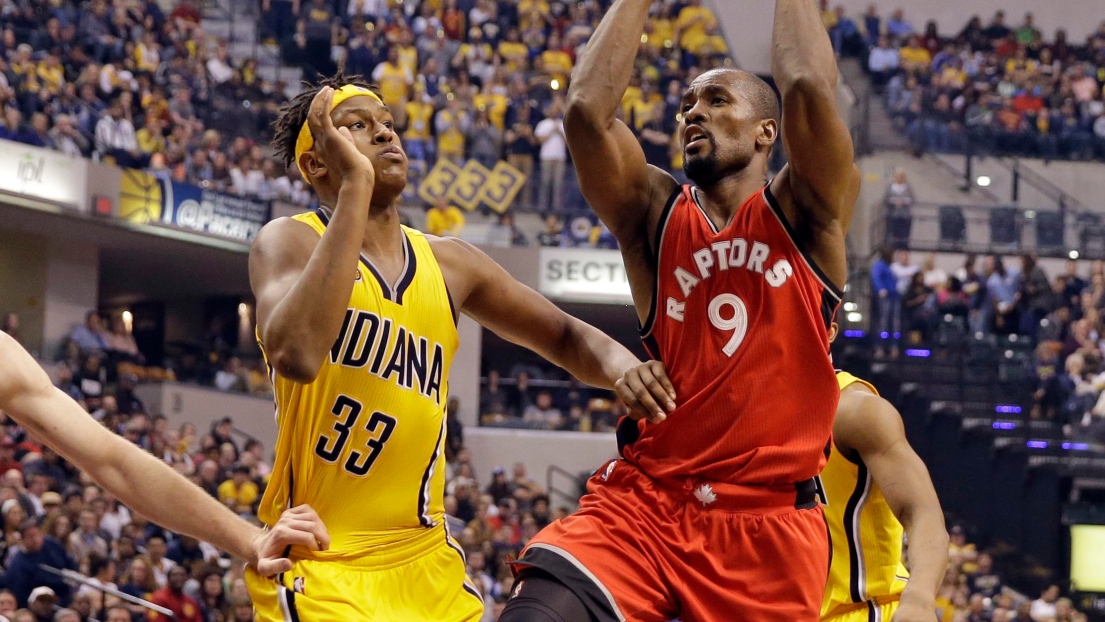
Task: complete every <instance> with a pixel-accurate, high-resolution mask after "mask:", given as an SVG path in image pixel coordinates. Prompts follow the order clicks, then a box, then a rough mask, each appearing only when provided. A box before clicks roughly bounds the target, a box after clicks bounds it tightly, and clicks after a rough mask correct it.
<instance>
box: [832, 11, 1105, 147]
mask: <svg viewBox="0 0 1105 622" xmlns="http://www.w3.org/2000/svg"><path fill="white" fill-rule="evenodd" d="M822 9H823V11H822V12H823V15H824V21H825V24H826V27H827V28H828V29H829V31H830V33H831V35H832V39H833V42H834V46H835V48H836V50H837V52H838V53H839V54H843V55H854V56H857V57H860V58H861V59H862V60H863V62H864V63H865V65H866V69H867V71H868V73H869V75H870V78H871V81H872V83H873V85H874V86H875V87H876V88H877V89H879V90H881V91H884V92H885V95H886V106H887V109H888V110H889V112H890V114H891V115H892V117H893V118H894V120H895V123H896V124H897V125H898V127H899V128H900V129H901V130H902V131H903V132H904V133H905V134H906V136H907V137H908V138H909V140H910V142H911V143H912V145H913V147H914V149H915V151H916V152H918V153H921V152H923V151H934V152H949V151H959V152H962V151H965V150H967V149H968V148H969V149H970V150H971V151H972V152H975V153H1003V154H1014V155H1027V156H1036V157H1041V158H1044V159H1056V158H1066V159H1091V158H1102V157H1105V99H1103V97H1102V87H1103V86H1105V22H1103V23H1102V25H1101V27H1099V28H1098V29H1097V30H1096V31H1094V32H1093V33H1092V34H1091V35H1090V36H1089V37H1087V38H1086V40H1085V41H1071V40H1069V39H1068V36H1067V32H1066V31H1065V30H1063V29H1059V30H1057V31H1056V32H1055V33H1054V35H1051V36H1045V34H1044V33H1042V32H1041V31H1040V29H1039V28H1038V27H1037V26H1036V24H1035V20H1034V16H1033V14H1032V13H1026V14H1025V15H1024V16H1023V17H1021V18H1020V19H1019V20H1018V21H1015V22H1014V20H1013V19H1012V18H1007V16H1006V15H1005V13H1004V11H997V12H996V13H995V14H994V15H993V16H991V17H989V18H988V20H986V21H984V19H983V18H982V17H980V16H975V17H972V18H971V20H970V21H969V22H968V23H967V24H965V25H963V26H962V28H961V29H959V30H958V31H949V30H945V29H946V28H948V26H949V25H948V24H939V25H938V24H936V23H935V22H934V21H928V22H927V23H925V25H924V27H923V28H918V27H917V26H915V24H914V23H913V22H912V21H910V18H909V17H908V16H906V14H905V12H904V11H903V10H902V9H899V10H897V11H895V12H894V13H893V14H892V15H890V16H889V17H887V16H883V15H880V14H879V13H878V11H877V9H876V8H875V7H874V5H872V6H871V7H870V8H869V9H868V10H867V12H866V13H864V14H863V15H855V16H850V15H847V14H846V12H845V11H844V9H843V7H838V8H837V9H836V10H829V8H828V6H827V2H826V1H825V0H822ZM1086 17H1087V19H1093V18H1092V17H1091V16H1086Z"/></svg>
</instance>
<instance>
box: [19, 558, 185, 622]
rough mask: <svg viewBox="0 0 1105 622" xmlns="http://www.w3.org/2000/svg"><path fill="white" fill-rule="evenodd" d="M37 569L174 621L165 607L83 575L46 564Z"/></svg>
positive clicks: (171, 613)
mask: <svg viewBox="0 0 1105 622" xmlns="http://www.w3.org/2000/svg"><path fill="white" fill-rule="evenodd" d="M38 567H39V568H41V569H42V570H45V571H46V572H49V573H50V574H54V575H57V576H59V577H61V578H63V579H65V580H66V581H71V582H73V583H78V584H80V585H83V586H86V587H90V588H92V589H95V590H99V591H101V592H103V593H104V594H110V595H111V596H114V597H116V598H118V599H119V600H124V601H126V602H128V603H131V604H134V605H138V606H139V607H142V608H144V609H149V610H150V611H156V612H158V613H160V614H161V615H163V616H165V617H167V618H169V619H170V620H175V619H176V614H174V613H173V612H172V610H171V609H166V608H165V607H162V606H161V605H155V604H153V603H151V602H150V601H148V600H145V599H142V598H138V597H137V596H131V595H130V594H127V593H126V592H120V591H119V590H117V589H114V588H110V587H108V586H106V585H103V584H102V583H100V582H98V581H92V580H91V579H89V578H88V577H86V576H84V575H83V574H81V573H79V572H76V571H73V570H67V569H63V568H54V567H53V566H48V565H46V564H39V565H38Z"/></svg>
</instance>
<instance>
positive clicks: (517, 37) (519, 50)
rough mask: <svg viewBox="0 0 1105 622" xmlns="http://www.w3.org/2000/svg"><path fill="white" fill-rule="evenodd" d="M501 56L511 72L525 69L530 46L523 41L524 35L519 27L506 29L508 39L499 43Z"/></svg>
mask: <svg viewBox="0 0 1105 622" xmlns="http://www.w3.org/2000/svg"><path fill="white" fill-rule="evenodd" d="M499 56H501V57H502V58H503V62H505V63H506V68H507V70H508V71H510V72H512V73H513V72H515V71H525V70H526V65H527V61H528V60H529V48H527V47H526V45H525V44H524V43H522V36H521V34H519V32H518V29H517V28H511V29H510V30H508V31H506V39H505V40H504V41H501V42H500V43H499Z"/></svg>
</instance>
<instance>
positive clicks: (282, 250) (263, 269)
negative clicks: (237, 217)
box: [249, 219, 313, 335]
mask: <svg viewBox="0 0 1105 622" xmlns="http://www.w3.org/2000/svg"><path fill="white" fill-rule="evenodd" d="M301 227H303V225H301V224H299V223H295V221H292V220H290V219H281V220H278V221H273V222H271V223H269V224H267V225H265V226H264V227H263V228H262V229H261V232H260V233H259V234H258V235H257V239H256V240H254V242H253V246H252V247H251V248H250V252H249V281H250V286H251V287H252V289H253V295H254V297H255V298H256V299H257V327H258V330H259V331H260V332H261V334H262V335H263V334H264V332H265V328H266V326H267V325H268V320H269V318H270V316H271V315H272V312H273V309H275V308H276V306H277V305H279V304H280V301H281V300H283V299H284V297H285V296H287V295H288V292H289V291H291V289H292V287H294V286H295V284H296V281H298V280H299V277H300V276H301V275H302V274H303V270H304V269H305V268H306V267H307V262H308V261H309V260H310V258H311V252H312V250H313V249H312V248H311V247H310V245H309V242H311V241H312V240H310V239H309V238H308V237H307V236H305V235H304V232H303V231H300V230H299V229H300V228H301Z"/></svg>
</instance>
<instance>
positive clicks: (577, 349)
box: [549, 318, 641, 389]
mask: <svg viewBox="0 0 1105 622" xmlns="http://www.w3.org/2000/svg"><path fill="white" fill-rule="evenodd" d="M551 356H552V357H553V358H550V359H549V360H551V361H553V362H554V363H556V364H557V365H560V366H561V367H563V368H564V369H566V370H568V371H569V372H570V373H571V374H572V375H573V376H575V377H576V378H578V379H579V380H580V382H585V383H587V384H589V385H591V386H595V387H599V388H602V389H613V388H614V383H616V382H617V381H618V379H620V378H621V377H622V376H623V375H624V374H625V372H626V370H628V369H630V368H632V367H635V366H637V365H640V364H641V361H640V360H639V359H637V357H636V356H634V355H633V353H632V352H630V351H629V350H627V349H626V348H625V346H623V345H621V344H620V343H618V342H617V341H614V340H613V339H611V338H610V337H608V336H607V335H606V334H605V333H603V332H602V331H600V330H599V329H597V328H595V327H594V326H591V325H590V324H587V323H586V322H582V321H580V320H577V319H575V318H569V321H568V325H567V326H566V327H565V331H564V336H563V338H562V339H561V340H560V344H559V347H558V349H557V351H556V352H555V353H552V354H551Z"/></svg>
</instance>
